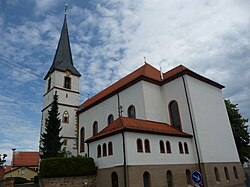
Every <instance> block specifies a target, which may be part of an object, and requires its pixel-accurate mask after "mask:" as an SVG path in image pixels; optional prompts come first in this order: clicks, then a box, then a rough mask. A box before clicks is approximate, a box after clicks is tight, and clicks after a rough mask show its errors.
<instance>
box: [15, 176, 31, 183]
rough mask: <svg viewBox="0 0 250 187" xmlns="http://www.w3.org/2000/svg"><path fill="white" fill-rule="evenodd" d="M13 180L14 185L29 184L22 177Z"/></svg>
mask: <svg viewBox="0 0 250 187" xmlns="http://www.w3.org/2000/svg"><path fill="white" fill-rule="evenodd" d="M14 178H15V182H14V183H15V184H24V183H26V182H29V181H28V180H27V179H25V178H23V177H14Z"/></svg>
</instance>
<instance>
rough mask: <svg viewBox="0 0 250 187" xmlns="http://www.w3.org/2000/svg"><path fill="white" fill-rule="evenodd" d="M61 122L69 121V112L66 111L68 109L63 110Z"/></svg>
mask: <svg viewBox="0 0 250 187" xmlns="http://www.w3.org/2000/svg"><path fill="white" fill-rule="evenodd" d="M62 122H63V123H69V113H68V111H64V113H63V117H62Z"/></svg>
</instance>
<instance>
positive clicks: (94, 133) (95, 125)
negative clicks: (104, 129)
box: [93, 121, 98, 136]
mask: <svg viewBox="0 0 250 187" xmlns="http://www.w3.org/2000/svg"><path fill="white" fill-rule="evenodd" d="M97 133H98V123H97V121H95V122H94V124H93V136H95V135H96V134H97Z"/></svg>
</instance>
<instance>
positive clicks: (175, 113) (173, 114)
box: [168, 101, 181, 130]
mask: <svg viewBox="0 0 250 187" xmlns="http://www.w3.org/2000/svg"><path fill="white" fill-rule="evenodd" d="M168 109H169V116H170V121H171V125H172V126H173V127H174V128H176V129H179V130H181V118H180V113H179V107H178V103H177V102H176V101H171V102H170V103H169V105H168Z"/></svg>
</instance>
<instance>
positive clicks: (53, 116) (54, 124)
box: [40, 95, 63, 159]
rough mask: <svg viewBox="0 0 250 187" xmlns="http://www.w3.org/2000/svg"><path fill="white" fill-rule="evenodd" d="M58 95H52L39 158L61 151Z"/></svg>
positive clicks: (55, 155)
mask: <svg viewBox="0 0 250 187" xmlns="http://www.w3.org/2000/svg"><path fill="white" fill-rule="evenodd" d="M57 101H58V95H54V98H53V102H52V106H51V108H50V110H49V112H48V114H49V115H48V122H47V124H46V126H45V132H44V133H43V134H42V138H41V141H42V142H41V143H42V144H41V146H40V150H41V155H40V156H41V158H42V159H43V158H50V157H57V156H58V155H59V153H60V151H61V146H62V144H63V143H62V142H61V138H62V137H61V136H59V134H60V131H61V130H62V127H61V120H60V119H59V115H60V113H59V112H58V103H57Z"/></svg>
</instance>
